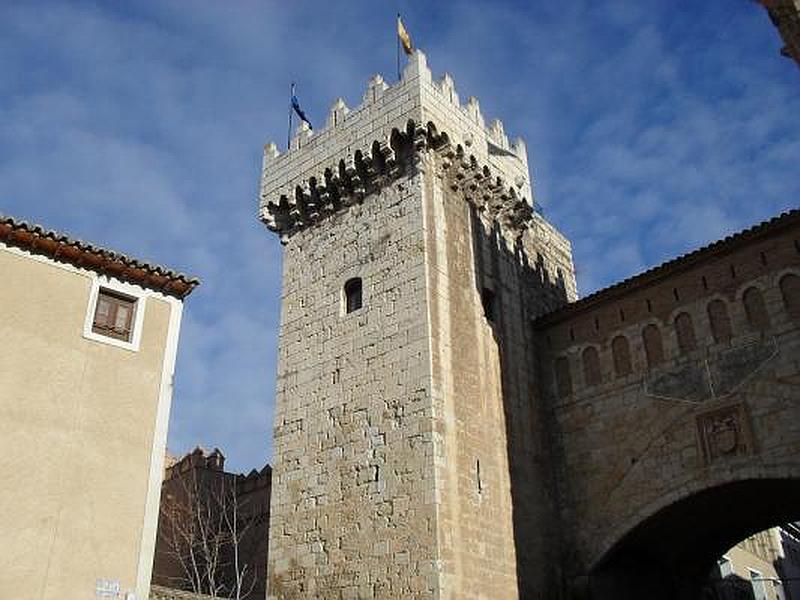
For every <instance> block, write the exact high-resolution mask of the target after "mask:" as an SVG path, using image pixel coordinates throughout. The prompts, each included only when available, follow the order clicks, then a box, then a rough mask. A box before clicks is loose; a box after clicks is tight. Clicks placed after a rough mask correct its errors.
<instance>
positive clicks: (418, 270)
mask: <svg viewBox="0 0 800 600" xmlns="http://www.w3.org/2000/svg"><path fill="white" fill-rule="evenodd" d="M261 194H262V196H261V217H262V219H263V220H264V222H265V224H266V225H267V227H268V228H269V229H271V230H273V231H275V232H276V233H278V234H279V235H280V236H281V240H282V242H283V243H284V244H285V249H284V272H283V297H282V314H281V333H280V343H279V345H280V348H279V365H278V386H277V398H276V415H275V430H274V436H275V441H274V449H275V450H274V451H275V455H274V472H273V497H272V508H271V514H272V522H271V529H270V550H269V556H270V565H269V594H268V595H269V597H273V598H306V597H319V598H489V597H490V598H516V597H518V596H519V595H520V594H524V593H525V591H526V590H527V589H538V588H543V587H544V586H546V585H548V583H547V582H549V581H552V580H554V576H553V569H552V568H551V565H549V564H547V560H548V559H547V547H548V545H549V544H551V543H552V540H553V536H554V535H555V529H554V523H555V521H556V519H555V518H554V516H555V513H554V506H553V503H552V498H551V497H550V496H549V492H548V490H550V489H551V488H552V485H551V482H550V481H549V478H550V475H549V471H548V469H547V467H546V466H547V465H548V464H549V463H548V457H547V445H546V444H544V443H542V441H541V440H543V439H544V438H545V437H546V427H545V416H544V412H543V410H542V407H539V406H537V405H536V404H535V403H532V402H531V394H532V392H533V388H534V386H535V379H536V378H535V375H534V369H532V366H533V365H534V364H535V357H534V356H533V355H532V354H531V353H530V349H531V348H533V344H532V343H531V341H532V340H531V338H530V336H531V335H532V329H531V327H530V323H532V321H533V319H534V318H535V317H537V316H539V315H541V314H543V313H545V312H548V311H550V310H553V309H554V308H556V307H557V306H560V305H562V304H563V303H565V302H566V301H567V300H570V299H574V298H575V282H574V269H573V266H572V259H571V250H570V246H569V243H568V242H567V241H566V240H565V238H564V237H563V236H561V235H560V234H559V233H558V232H557V231H556V230H555V229H554V228H553V227H552V226H551V225H550V224H549V223H547V222H546V221H545V220H544V219H543V218H542V216H541V215H539V214H537V213H535V212H534V211H533V210H532V201H531V194H530V181H529V176H528V172H527V157H526V155H525V150H524V144H522V142H521V141H518V142H515V143H514V144H509V142H508V139H507V138H506V137H505V134H504V133H503V128H502V124H500V123H499V122H496V123H494V124H493V125H492V126H491V127H489V128H486V127H485V126H484V123H483V117H482V116H481V114H480V111H479V109H478V105H477V101H475V100H472V101H470V102H469V103H468V104H467V105H466V107H462V106H461V105H460V103H459V99H458V95H457V93H456V92H455V87H454V85H453V82H452V80H451V79H450V78H449V77H447V76H445V77H444V78H443V79H442V80H441V81H439V82H433V81H432V79H431V76H430V71H428V69H427V66H426V63H425V58H424V55H422V54H421V53H419V52H417V53H416V54H415V55H414V56H413V57H412V59H411V61H410V63H409V66H408V67H407V68H406V70H405V72H404V78H403V81H402V82H400V83H399V84H397V85H395V86H392V87H388V86H386V85H385V84H384V83H383V82H382V80H381V79H380V78H378V77H376V78H373V79H372V81H371V82H370V85H369V88H368V89H367V93H366V94H365V100H364V104H363V105H362V106H361V107H359V108H358V109H356V110H354V111H353V112H348V111H347V109H346V107H345V106H344V105H343V103H342V102H337V103H336V104H334V107H333V109H332V112H331V116H330V118H329V121H328V128H327V129H325V130H323V131H321V132H318V133H316V134H314V135H311V132H309V131H306V130H304V129H303V128H301V129H300V131H299V132H298V135H297V136H296V137H295V139H294V141H293V143H292V148H291V149H290V151H289V152H287V153H286V154H284V155H278V154H277V150H276V148H275V147H274V145H268V146H267V148H266V152H265V162H264V176H263V177H262V188H261ZM354 281H358V282H359V284H360V290H361V291H360V298H359V300H360V301H359V302H358V303H356V304H353V306H356V305H358V306H359V307H358V308H356V309H355V310H352V311H351V312H348V307H349V306H350V303H349V302H348V297H347V295H348V291H347V290H348V289H351V288H350V287H349V286H350V285H351V284H352V282H354ZM348 282H350V283H348ZM537 440H538V441H537ZM512 507H513V508H512ZM526 532H527V534H528V535H529V537H530V539H527V540H526V543H525V544H524V546H523V545H522V544H520V541H521V540H522V538H523V535H524V534H525V533H526ZM551 562H552V561H551ZM521 573H524V575H521ZM521 579H523V580H524V581H523V582H522V583H521V582H520V580H521Z"/></svg>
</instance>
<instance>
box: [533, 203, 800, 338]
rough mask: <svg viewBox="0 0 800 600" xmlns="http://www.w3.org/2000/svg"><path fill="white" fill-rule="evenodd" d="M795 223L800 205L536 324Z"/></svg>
mask: <svg viewBox="0 0 800 600" xmlns="http://www.w3.org/2000/svg"><path fill="white" fill-rule="evenodd" d="M794 225H800V209H794V210H789V211H786V212H784V213H782V214H780V215H778V216H776V217H773V218H772V219H769V220H768V221H763V222H762V223H759V224H758V225H754V226H753V227H750V228H748V229H745V230H743V231H739V232H737V233H734V234H731V235H729V236H727V237H725V238H723V239H721V240H717V241H716V242H712V243H711V244H708V245H706V246H703V247H701V248H698V249H697V250H693V251H692V252H688V253H686V254H683V255H681V256H678V257H677V258H673V259H671V260H668V261H667V262H664V263H662V264H660V265H658V266H655V267H652V268H650V269H648V270H646V271H643V272H642V273H639V274H637V275H634V276H632V277H629V278H627V279H624V280H622V281H620V282H618V283H615V284H613V285H611V286H609V287H607V288H603V289H601V290H598V291H596V292H594V293H592V294H590V295H588V296H586V297H585V298H581V299H580V300H577V301H575V302H572V303H570V304H567V305H565V306H562V307H561V308H558V309H556V310H554V311H552V312H550V313H547V314H544V315H542V316H540V317H539V318H538V319H536V325H537V326H547V325H553V324H555V323H558V322H560V321H563V320H565V319H567V318H569V317H572V316H573V315H575V314H578V313H580V312H585V311H588V310H591V309H593V308H595V307H596V306H598V305H600V304H602V303H605V302H608V301H611V300H614V299H616V298H619V297H620V296H623V295H625V294H628V293H629V292H631V291H633V290H634V289H641V288H644V287H648V286H652V285H656V284H657V283H659V282H661V281H663V280H664V279H666V278H668V277H671V276H673V275H675V274H677V273H680V272H683V271H686V270H688V269H691V268H692V267H694V266H695V265H696V264H697V263H699V262H701V261H704V260H707V259H709V258H711V257H713V256H719V255H724V254H728V253H730V252H733V251H734V250H736V249H737V248H739V247H741V246H742V245H743V244H745V243H747V242H749V241H752V240H754V239H758V238H760V237H763V236H765V235H768V234H772V233H775V232H776V231H779V230H782V229H785V228H789V227H791V226H794Z"/></svg>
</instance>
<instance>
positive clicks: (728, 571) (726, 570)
mask: <svg viewBox="0 0 800 600" xmlns="http://www.w3.org/2000/svg"><path fill="white" fill-rule="evenodd" d="M717 568H718V569H719V576H720V577H721V578H722V579H725V578H726V577H727V576H728V575H733V563H732V562H731V559H730V557H729V556H728V555H727V554H723V555H722V558H720V559H719V560H718V561H717Z"/></svg>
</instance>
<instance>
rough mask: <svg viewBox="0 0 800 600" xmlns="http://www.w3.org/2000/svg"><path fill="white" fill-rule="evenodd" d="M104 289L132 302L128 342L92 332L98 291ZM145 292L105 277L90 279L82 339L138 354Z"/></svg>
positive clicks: (145, 299)
mask: <svg viewBox="0 0 800 600" xmlns="http://www.w3.org/2000/svg"><path fill="white" fill-rule="evenodd" d="M101 289H105V290H108V291H109V292H112V293H116V294H121V295H123V296H128V297H130V298H132V299H133V300H134V304H133V318H132V319H131V329H132V331H131V339H130V341H127V342H126V341H125V340H119V339H117V338H113V337H111V336H107V335H103V334H102V333H97V332H95V331H93V326H94V313H95V311H96V310H97V298H98V296H99V295H100V290H101ZM147 295H148V294H147V292H145V291H144V290H143V289H141V288H139V287H138V286H134V285H131V284H129V283H124V282H122V281H118V280H116V279H111V278H109V277H105V276H100V275H98V276H96V277H93V278H92V289H91V291H90V292H89V306H88V308H87V310H86V318H85V319H84V322H83V337H84V338H86V339H87V340H92V341H93V342H101V343H103V344H108V345H109V346H116V347H117V348H123V349H125V350H130V351H131V352H138V351H139V346H140V344H141V341H142V327H143V323H144V312H145V302H146V301H147Z"/></svg>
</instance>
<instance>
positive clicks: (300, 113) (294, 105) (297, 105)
mask: <svg viewBox="0 0 800 600" xmlns="http://www.w3.org/2000/svg"><path fill="white" fill-rule="evenodd" d="M292 108H293V109H294V112H296V113H297V116H298V117H300V118H301V119H302V120H303V121H305V122H306V123H307V124H308V128H309V129H314V128H313V127H312V126H311V121H309V120H308V117H306V113H304V112H303V109H302V108H300V102H298V100H297V96H296V95H295V93H294V84H292Z"/></svg>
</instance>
